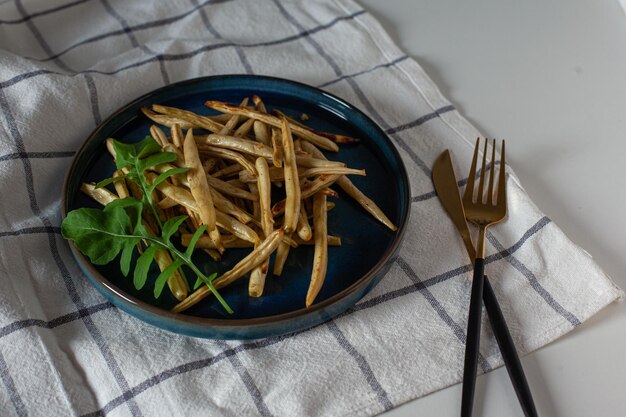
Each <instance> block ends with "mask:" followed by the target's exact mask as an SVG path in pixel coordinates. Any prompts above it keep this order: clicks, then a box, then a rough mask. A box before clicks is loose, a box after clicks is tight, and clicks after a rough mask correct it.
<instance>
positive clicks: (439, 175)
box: [432, 149, 538, 417]
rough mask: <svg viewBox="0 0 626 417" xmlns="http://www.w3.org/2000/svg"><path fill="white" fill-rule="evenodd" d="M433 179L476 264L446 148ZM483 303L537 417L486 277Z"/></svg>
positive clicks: (531, 416) (517, 385)
mask: <svg viewBox="0 0 626 417" xmlns="http://www.w3.org/2000/svg"><path fill="white" fill-rule="evenodd" d="M432 180H433V184H434V186H435V192H436V193H437V197H438V198H439V201H440V202H441V205H442V206H443V208H444V209H445V210H446V213H448V216H450V219H451V220H452V223H454V225H455V226H456V228H457V230H458V232H459V234H460V235H461V238H462V239H463V243H464V244H465V249H466V250H467V254H468V256H469V258H470V260H471V261H472V262H473V261H474V259H475V257H476V249H475V247H474V243H473V242H472V236H471V234H470V230H469V227H468V225H467V220H465V210H464V209H463V202H462V201H461V196H460V194H459V189H458V185H457V180H456V176H455V174H454V167H453V165H452V156H451V155H450V151H449V150H447V149H446V150H445V151H443V152H442V153H441V155H439V157H438V158H437V159H436V160H435V163H434V164H433V170H432ZM483 303H484V304H485V308H486V310H487V316H488V317H489V321H490V323H491V327H492V329H493V333H494V336H495V337H496V341H497V342H498V347H499V348H500V352H501V353H502V359H503V360H504V364H505V365H506V369H507V372H508V374H509V378H510V379H511V382H512V384H513V388H514V389H515V393H516V394H517V398H518V400H519V402H520V405H521V406H522V410H523V411H524V415H525V416H526V417H536V416H537V415H538V414H537V410H536V408H535V403H534V401H533V398H532V394H531V392H530V387H529V386H528V381H527V380H526V375H525V374H524V369H523V368H522V364H521V362H520V360H519V356H518V355H517V350H516V349H515V344H514V343H513V339H512V338H511V334H510V333H509V329H508V326H507V325H506V321H505V320H504V315H503V314H502V310H501V309H500V305H499V304H498V300H497V299H496V295H495V293H494V292H493V288H492V287H491V284H490V282H489V280H488V279H487V277H486V276H485V285H484V287H483Z"/></svg>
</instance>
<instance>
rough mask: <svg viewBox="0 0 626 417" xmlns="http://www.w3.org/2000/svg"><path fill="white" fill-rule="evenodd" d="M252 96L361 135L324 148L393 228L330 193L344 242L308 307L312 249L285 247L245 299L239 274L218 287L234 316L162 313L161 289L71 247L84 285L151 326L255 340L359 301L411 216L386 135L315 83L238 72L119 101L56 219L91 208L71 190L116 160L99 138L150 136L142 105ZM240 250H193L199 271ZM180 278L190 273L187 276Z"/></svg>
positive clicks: (215, 309)
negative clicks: (359, 171) (211, 254)
mask: <svg viewBox="0 0 626 417" xmlns="http://www.w3.org/2000/svg"><path fill="white" fill-rule="evenodd" d="M253 94H257V95H259V96H261V98H262V99H263V100H264V102H265V103H266V105H267V106H268V108H269V110H271V109H274V108H276V109H279V110H281V111H283V112H284V113H287V114H289V115H291V116H294V117H299V116H300V115H301V114H302V113H306V114H307V115H308V116H309V120H308V121H307V122H306V123H307V125H309V126H311V127H313V128H315V129H317V130H323V131H328V132H333V133H340V134H344V135H349V136H353V137H358V138H360V139H361V142H360V143H359V144H356V145H342V146H341V150H340V152H339V153H337V154H333V153H331V152H327V153H326V154H327V155H328V157H329V159H340V160H342V161H344V162H346V163H347V164H348V166H350V167H354V168H364V169H366V171H367V177H352V181H353V182H354V184H355V185H356V186H357V187H359V188H360V189H361V190H362V191H363V192H365V194H367V195H368V196H369V197H370V198H372V199H373V200H374V201H375V202H376V203H377V204H378V205H379V206H380V207H381V208H382V209H383V211H384V212H385V213H386V214H387V215H388V216H389V218H390V219H391V220H392V221H393V222H394V223H395V224H396V225H397V226H398V227H399V230H398V231H397V232H392V231H390V230H389V229H388V228H386V227H385V226H383V225H382V224H381V223H379V222H377V221H376V220H375V219H374V218H372V217H371V216H370V215H369V214H368V213H366V212H365V211H364V210H363V209H362V208H361V207H360V206H359V205H358V204H357V203H356V202H354V201H353V200H351V199H350V197H348V196H347V195H345V194H342V193H341V191H340V196H339V198H337V199H334V200H335V202H336V207H335V209H333V210H332V211H331V212H330V213H329V216H328V230H329V233H330V234H333V235H338V236H340V237H341V239H342V243H343V244H342V246H341V247H331V248H329V259H330V260H329V265H328V273H327V275H326V280H325V282H324V286H323V287H322V290H321V292H320V294H319V296H318V297H317V299H316V304H315V305H314V306H312V307H311V308H309V309H305V308H304V300H305V295H306V292H307V288H308V285H309V280H310V274H311V265H312V258H313V247H312V246H307V247H304V246H301V247H299V248H297V249H296V250H292V251H291V252H290V254H289V258H288V260H287V263H286V265H285V268H284V271H283V275H282V276H280V277H274V276H271V275H268V278H267V281H266V287H265V294H264V295H263V297H260V298H252V297H248V295H247V279H246V278H242V279H240V280H239V281H238V282H236V283H235V284H233V285H231V286H230V287H227V288H224V289H223V290H221V293H222V294H223V296H224V298H225V299H226V300H227V301H228V303H229V304H230V306H231V307H233V309H234V310H235V313H234V314H232V315H229V314H228V313H226V312H225V311H224V310H223V309H222V307H221V306H220V305H219V303H218V302H217V301H215V299H214V298H212V297H209V298H207V299H205V300H204V301H202V302H201V303H199V304H197V305H196V306H194V307H192V308H191V309H189V310H187V311H186V312H185V313H184V314H172V313H170V312H169V311H168V309H169V308H171V307H172V306H173V305H174V304H175V303H176V302H175V300H174V299H173V297H171V295H170V294H169V292H168V291H167V290H166V291H164V292H163V295H162V296H161V298H160V299H158V300H155V299H154V297H153V296H152V285H151V283H150V282H149V283H148V284H147V285H146V286H145V287H144V289H143V290H141V291H137V290H136V289H135V288H134V287H133V285H132V278H130V279H127V278H124V277H123V276H122V274H121V273H120V270H119V263H118V262H116V261H114V262H112V263H110V264H109V265H106V266H94V265H92V264H91V263H90V262H89V261H88V259H87V258H86V257H84V256H83V255H82V254H81V253H80V252H78V251H77V250H76V248H75V247H74V246H73V245H70V246H71V248H72V251H73V254H74V257H75V258H76V260H77V262H78V263H79V265H80V267H81V269H82V270H83V272H84V273H85V275H86V276H87V278H88V279H89V281H90V282H91V283H92V284H93V285H94V286H95V287H96V289H98V291H100V292H101V293H102V294H103V295H104V296H105V297H106V298H107V299H109V300H110V301H111V302H112V303H113V304H115V305H116V306H117V307H119V308H120V309H122V310H124V311H126V312H127V313H129V314H131V315H133V316H135V317H137V318H139V319H141V320H144V321H146V322H148V323H150V324H153V325H155V326H158V327H161V328H164V329H167V330H170V331H173V332H177V333H182V334H186V335H190V336H196V337H206V338H222V339H253V338H260V337H266V336H273V335H279V334H284V333H289V332H294V331H297V330H301V329H305V328H308V327H311V326H314V325H316V324H319V323H321V322H323V321H326V320H328V319H330V318H332V317H334V316H336V315H338V314H340V313H341V312H343V311H345V310H346V309H348V308H350V307H351V306H353V305H354V303H356V302H357V301H358V300H359V299H360V298H361V297H363V296H364V295H365V294H366V293H367V292H368V291H369V290H370V289H371V288H372V287H373V286H374V285H376V284H377V283H378V281H379V280H380V279H381V278H382V277H383V276H384V274H385V273H386V271H387V270H388V268H389V265H390V264H389V260H390V259H391V258H392V257H393V256H394V253H395V252H396V251H397V249H398V246H399V244H400V241H401V239H402V236H403V233H404V230H405V225H406V224H407V220H408V217H409V204H410V199H409V184H408V179H407V175H406V171H405V168H404V165H403V164H402V161H401V159H400V156H399V155H398V152H397V151H396V149H395V147H394V146H393V145H392V143H391V141H390V140H389V138H388V137H387V136H386V135H385V133H384V132H383V131H382V130H381V129H380V128H379V127H378V126H377V125H376V124H375V123H374V122H373V121H372V120H370V119H369V118H368V117H367V116H365V115H364V114H363V113H361V112H360V111H359V110H357V109H356V108H355V107H353V106H351V105H350V104H348V103H346V102H345V101H343V100H341V99H339V98H337V97H335V96H333V95H331V94H328V93H326V92H323V91H321V90H318V89H316V88H313V87H310V86H307V85H304V84H300V83H296V82H293V81H288V80H283V79H278V78H269V77H259V76H244V75H232V76H216V77H205V78H197V79H193V80H188V81H184V82H180V83H176V84H172V85H169V86H166V87H163V88H160V89H158V90H156V91H153V92H151V93H149V94H146V95H144V96H143V97H140V98H138V99H137V100H135V101H133V102H132V103H130V104H128V105H126V106H124V107H123V108H121V109H120V110H118V111H117V112H115V113H114V114H113V115H112V116H111V117H109V118H108V119H107V120H106V121H104V122H103V123H102V124H101V125H100V126H99V127H98V128H97V129H96V130H95V131H94V132H93V133H92V134H91V136H89V138H88V139H87V141H86V142H85V143H84V145H83V146H82V148H81V149H80V150H79V151H78V153H77V155H76V157H75V158H74V161H73V163H72V165H71V168H70V170H69V172H68V175H67V178H66V180H65V191H64V201H63V216H64V217H65V214H66V213H67V212H68V211H70V210H73V209H76V208H80V207H97V205H96V204H95V203H93V202H92V201H90V200H89V199H88V198H86V197H85V196H84V195H82V193H80V192H79V191H78V188H79V187H80V184H81V183H82V182H84V181H99V180H102V179H104V178H107V177H110V176H111V174H112V172H113V169H114V164H113V162H112V160H111V158H110V157H109V155H108V153H107V152H106V149H105V145H104V141H105V140H106V139H107V138H109V137H113V138H116V139H118V140H122V141H127V142H130V141H137V140H139V139H142V138H143V137H144V136H146V135H147V134H149V133H148V128H149V126H150V123H149V122H150V121H149V120H147V118H146V117H144V116H143V115H142V114H141V113H140V111H139V109H140V108H141V107H143V106H146V107H150V106H151V105H152V104H164V105H168V106H174V107H179V108H184V109H188V110H191V111H194V112H197V113H200V114H211V111H210V110H209V109H208V108H206V107H204V105H203V103H204V102H205V101H206V100H221V101H226V102H232V103H238V102H240V101H241V99H242V98H243V97H250V96H252V95H253ZM335 188H337V189H338V187H335ZM247 252H248V251H245V250H229V251H227V254H226V255H225V256H224V258H223V260H222V261H221V262H219V263H215V262H213V261H212V260H211V259H210V258H208V257H206V258H202V257H200V255H199V256H198V258H197V262H199V263H200V264H201V265H203V267H204V268H205V270H206V272H207V273H211V272H214V271H215V272H218V274H219V273H222V272H225V271H227V270H228V269H230V267H231V266H232V265H234V264H235V263H236V262H237V261H238V260H239V259H241V258H242V257H243V256H245V254H246V253H247ZM157 274H158V271H156V270H154V271H152V273H151V277H152V279H154V278H155V277H156V275H157ZM188 275H189V277H192V274H191V273H189V274H188ZM190 279H191V278H190ZM191 284H193V282H192V283H191Z"/></svg>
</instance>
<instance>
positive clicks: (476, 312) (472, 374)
mask: <svg viewBox="0 0 626 417" xmlns="http://www.w3.org/2000/svg"><path fill="white" fill-rule="evenodd" d="M484 272H485V260H484V259H482V258H476V261H475V262H474V278H473V279H472V294H471V298H470V307H469V315H468V318H467V338H466V342H465V363H464V366H463V390H462V397H461V417H470V416H471V415H472V407H473V405H474V391H475V388H476V369H477V367H478V352H479V351H480V321H481V315H482V307H483V304H482V300H483V284H484Z"/></svg>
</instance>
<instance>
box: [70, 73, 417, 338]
mask: <svg viewBox="0 0 626 417" xmlns="http://www.w3.org/2000/svg"><path fill="white" fill-rule="evenodd" d="M238 78H241V79H254V80H257V81H271V82H273V83H286V84H290V85H292V86H294V87H296V88H303V89H306V90H309V91H311V92H313V93H316V94H323V95H325V96H328V97H330V98H332V99H333V100H335V101H337V102H338V103H341V104H342V105H343V106H345V107H346V108H348V109H349V110H350V111H352V112H355V113H357V114H360V115H361V116H362V117H363V118H364V119H365V120H366V121H368V122H369V123H370V124H371V125H372V127H373V128H374V130H377V131H378V133H379V134H380V136H381V137H382V138H383V139H384V140H385V141H387V142H388V144H389V145H390V146H389V147H390V149H391V152H392V154H393V157H394V158H395V159H396V161H397V162H398V168H399V171H400V176H401V178H402V179H403V180H404V181H403V184H404V186H401V191H403V192H404V194H405V195H406V196H407V198H406V201H405V202H404V207H402V208H403V209H404V211H405V212H406V216H405V218H404V221H403V222H402V223H400V224H398V230H397V231H396V233H395V237H394V240H393V241H392V244H391V246H390V247H389V248H388V249H387V251H386V252H385V253H384V254H383V255H382V256H381V258H380V259H379V260H378V262H376V264H374V266H372V267H371V268H370V269H369V271H367V273H365V274H363V275H362V276H361V277H359V278H358V279H357V280H356V281H355V282H354V283H352V284H351V285H350V286H348V287H346V288H344V289H343V290H341V291H340V292H338V293H336V294H334V295H332V296H331V297H328V298H327V299H325V300H323V301H320V302H319V303H315V304H313V305H312V306H311V307H310V308H306V307H303V308H300V309H297V310H293V311H289V312H285V313H281V314H275V315H271V316H263V317H254V318H242V319H220V318H208V317H198V316H191V315H187V314H182V313H172V312H171V311H169V310H166V309H163V308H160V307H156V306H154V305H151V304H149V303H147V302H146V301H142V300H140V299H138V298H136V297H134V296H132V295H130V294H128V293H126V292H125V291H123V290H122V289H120V288H118V287H117V286H116V285H115V284H113V283H112V282H111V281H109V280H108V279H107V278H106V277H105V276H103V275H102V274H101V273H100V272H99V271H98V270H97V269H96V268H95V267H94V266H93V264H92V263H91V262H89V260H88V259H87V257H86V256H85V255H83V254H82V253H81V252H80V251H79V250H78V249H77V248H76V246H75V245H74V242H72V241H70V240H67V239H65V238H64V239H63V240H64V241H66V242H67V243H68V244H69V246H70V249H71V251H72V254H73V257H74V260H75V261H76V262H77V263H78V264H79V266H80V268H81V269H82V270H83V273H85V275H86V277H87V278H88V280H89V281H90V283H92V285H93V284H97V285H94V286H95V287H96V289H97V290H98V291H99V292H100V293H101V295H103V296H105V298H108V299H109V300H110V301H111V302H112V303H113V304H115V305H116V306H118V307H120V308H122V309H123V310H125V309H124V308H123V307H122V306H120V305H117V303H121V304H122V305H123V306H124V307H127V308H130V309H134V308H139V309H140V311H142V310H143V311H144V312H146V313H150V314H151V315H155V316H157V317H154V318H155V319H156V320H157V321H160V320H163V319H166V320H167V321H168V322H170V323H171V324H174V325H183V324H184V325H192V326H196V325H202V326H208V327H209V328H208V329H207V331H209V332H210V330H211V328H213V329H214V330H218V329H220V328H221V329H233V328H235V329H236V328H241V329H243V328H250V327H259V326H264V325H268V324H272V325H279V324H280V323H283V322H287V321H290V320H293V319H296V318H303V317H306V316H309V315H313V314H315V313H320V312H323V311H324V310H326V309H328V308H331V307H332V306H334V305H336V304H337V303H340V302H341V301H342V300H344V299H346V298H348V297H349V296H350V295H352V294H353V293H355V292H356V291H358V290H359V289H362V288H363V287H366V286H367V285H368V284H369V283H371V281H372V280H373V279H374V278H375V277H376V276H377V274H378V273H379V272H380V271H381V270H382V269H383V268H384V267H385V266H386V264H387V263H388V262H391V261H392V259H393V257H394V255H395V254H396V252H398V249H399V247H400V244H401V243H402V241H403V239H404V235H405V232H406V229H407V225H408V224H409V220H410V217H411V199H410V182H409V177H408V174H407V171H406V166H405V164H404V161H403V160H402V157H401V155H400V153H399V152H398V149H397V147H396V145H395V144H394V143H393V142H392V141H391V139H390V138H389V136H388V135H387V133H386V132H385V131H384V130H382V128H381V127H380V126H378V124H377V123H376V122H375V121H373V120H372V119H371V118H370V117H369V116H367V115H366V114H365V113H363V112H362V111H361V110H360V109H358V108H357V107H356V106H354V105H352V104H350V103H349V102H347V101H345V100H344V99H342V98H340V97H337V96H336V95H334V94H332V93H329V92H327V91H324V90H322V89H319V88H317V87H314V86H311V85H308V84H305V83H302V82H298V81H294V80H289V79H285V78H280V77H273V76H266V75H251V74H225V75H209V76H201V77H196V78H191V79H186V80H182V81H178V82H175V83H172V84H168V85H165V86H162V87H159V88H157V89H154V90H151V91H149V92H147V93H145V94H143V95H141V96H140V97H138V98H135V99H133V100H131V101H129V102H128V103H126V104H124V105H122V106H121V107H120V108H119V109H117V110H116V111H114V112H113V113H112V114H111V115H109V116H108V117H107V118H106V119H105V120H103V121H102V122H101V123H100V124H98V126H96V128H95V129H94V130H93V131H92V132H91V133H90V134H89V135H88V136H87V139H85V140H84V141H83V143H82V145H81V146H80V148H79V149H78V150H77V151H76V154H75V155H74V157H73V158H72V161H71V163H70V167H69V169H68V171H67V172H66V175H65V179H64V181H63V191H62V193H63V194H62V199H61V221H63V220H64V219H65V218H66V216H67V212H68V204H69V196H68V192H69V184H70V180H71V178H72V176H73V173H74V171H75V170H76V165H77V161H78V159H79V157H81V156H82V154H83V152H84V151H85V149H86V148H87V146H88V144H90V143H91V142H92V141H93V140H94V138H95V137H96V136H97V135H98V134H99V132H100V131H101V130H102V129H103V128H104V127H105V126H106V125H107V124H108V123H109V122H110V121H111V120H113V119H115V118H116V117H118V116H119V115H120V114H121V113H123V112H125V111H127V110H128V108H129V107H132V106H135V105H136V104H138V103H139V102H142V101H144V100H146V99H148V98H150V97H151V96H154V95H157V94H158V93H162V92H163V91H164V90H169V89H172V88H178V87H184V86H185V85H187V84H197V83H199V82H205V81H209V80H211V81H219V80H220V79H231V80H232V79H238ZM87 271H88V273H86V272H87ZM94 281H95V282H94ZM370 290H371V289H370ZM103 291H106V292H107V294H105V293H103ZM368 292H369V291H368ZM349 307H350V306H347V307H346V308H345V309H347V308H349ZM345 309H343V310H345ZM343 310H342V311H343ZM131 314H132V313H131ZM142 320H143V321H145V320H144V319H142ZM324 321H326V320H324ZM151 324H152V325H155V326H157V327H162V326H158V325H156V324H154V323H152V322H151ZM167 329H168V330H170V331H175V330H172V329H171V327H170V326H168V327H167Z"/></svg>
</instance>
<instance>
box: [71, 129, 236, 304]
mask: <svg viewBox="0 0 626 417" xmlns="http://www.w3.org/2000/svg"><path fill="white" fill-rule="evenodd" d="M113 147H114V149H115V152H116V165H117V168H118V169H122V168H128V171H127V174H125V176H124V177H117V178H115V179H109V180H104V181H101V182H100V183H99V184H98V185H99V186H105V185H107V184H110V183H111V182H114V181H115V180H116V179H118V178H120V179H121V178H126V179H127V180H129V181H132V182H134V183H135V184H136V185H137V186H139V187H140V189H141V192H142V196H141V200H137V199H135V198H132V197H128V198H124V199H119V200H115V201H112V202H111V203H109V204H107V205H106V206H105V207H104V209H103V210H97V209H91V208H80V209H77V210H73V211H71V212H69V213H68V215H67V217H66V218H65V219H64V220H63V224H62V226H61V232H62V234H63V237H65V238H66V239H69V240H72V241H73V242H74V244H75V245H76V247H77V248H78V250H80V251H81V252H82V253H83V254H85V255H86V256H88V257H89V259H90V260H91V262H92V263H93V264H95V265H104V264H107V263H109V262H111V261H112V260H113V259H115V258H116V257H117V256H118V255H119V254H120V252H121V257H120V269H121V271H122V273H123V274H124V276H127V275H128V273H129V272H130V268H131V264H132V255H133V253H134V249H135V248H136V247H137V245H138V243H139V242H140V241H142V240H143V241H145V242H147V245H148V247H147V248H146V249H145V250H144V252H143V254H142V255H141V256H140V257H139V258H138V260H137V263H136V265H135V270H134V273H133V283H134V285H135V288H137V289H141V288H143V286H145V283H146V281H147V277H148V271H149V269H150V265H151V264H152V262H153V260H154V256H155V253H156V251H157V250H161V249H163V250H167V251H169V252H170V254H171V255H172V257H173V262H172V263H171V264H170V266H168V267H167V268H166V269H165V270H164V271H163V272H161V273H160V274H159V276H158V277H157V279H156V281H155V284H154V296H155V297H157V298H158V297H159V296H160V295H161V293H162V291H163V288H164V286H165V284H166V283H167V280H168V279H169V277H170V276H171V275H172V274H173V273H174V271H176V270H177V269H179V268H181V266H183V265H186V266H187V267H189V268H190V269H191V270H192V271H193V272H194V273H195V274H196V276H197V277H198V281H197V282H196V288H197V286H198V285H201V284H202V283H204V284H206V285H207V286H208V287H209V289H210V290H211V292H212V293H213V294H214V295H215V297H216V298H217V299H218V300H219V302H220V303H221V304H222V306H223V307H224V309H225V310H226V311H228V312H229V313H232V312H233V310H232V309H231V308H230V306H229V305H228V304H227V303H226V301H225V300H224V299H223V298H222V297H221V295H220V294H219V292H218V291H217V289H216V288H215V287H214V286H213V284H212V281H213V280H214V279H215V278H216V277H217V274H212V275H211V276H210V277H207V276H205V275H204V274H203V273H202V271H201V270H200V269H199V268H198V267H197V266H196V265H195V264H194V263H193V261H192V260H191V255H192V253H193V250H194V248H195V245H196V243H197V241H198V239H199V238H200V236H201V235H202V234H203V233H204V232H205V231H206V226H202V227H200V228H199V229H198V230H197V231H196V233H195V234H194V236H193V237H192V239H191V241H190V244H189V246H188V248H187V250H186V251H185V252H184V253H182V252H180V251H179V250H178V249H177V248H176V246H174V244H173V243H172V242H171V241H170V239H171V237H172V236H173V235H174V234H175V233H176V232H177V231H178V228H179V227H180V225H181V224H182V222H184V221H185V220H186V218H187V217H186V216H179V217H175V218H172V219H169V220H168V221H166V222H165V224H162V223H161V220H160V218H159V216H158V213H157V210H156V207H155V205H154V203H153V201H152V192H153V191H154V189H155V188H156V186H157V185H158V184H160V183H161V182H163V181H165V180H166V179H167V178H169V177H171V176H172V175H177V174H182V173H184V172H186V171H187V170H188V168H173V169H170V170H168V171H166V172H163V173H162V174H161V175H159V176H158V177H157V178H156V179H155V181H153V183H152V184H150V183H149V181H148V179H147V178H146V174H145V171H146V170H147V169H148V168H151V167H154V166H156V165H160V164H163V163H169V162H173V161H175V160H176V158H177V155H176V154H174V153H171V152H161V146H160V145H159V144H158V143H157V142H156V141H155V140H154V139H152V138H151V137H150V136H146V137H145V138H144V139H143V140H142V141H140V142H137V143H133V144H125V143H122V142H118V141H116V140H113ZM145 208H147V209H149V210H151V212H152V214H153V216H154V218H155V219H156V222H157V223H158V224H159V228H160V234H161V235H160V236H153V235H151V234H149V233H148V231H147V229H146V227H145V226H144V225H143V223H142V212H143V211H144V209H145ZM182 273H183V271H182V269H181V274H182ZM183 276H184V275H183ZM198 283H200V284H198Z"/></svg>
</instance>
